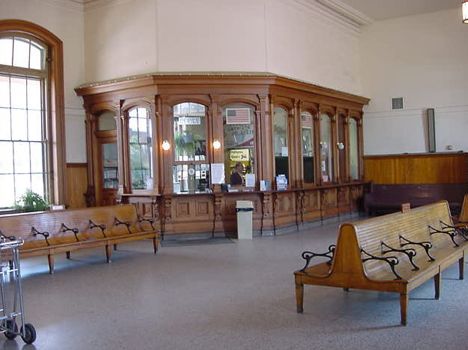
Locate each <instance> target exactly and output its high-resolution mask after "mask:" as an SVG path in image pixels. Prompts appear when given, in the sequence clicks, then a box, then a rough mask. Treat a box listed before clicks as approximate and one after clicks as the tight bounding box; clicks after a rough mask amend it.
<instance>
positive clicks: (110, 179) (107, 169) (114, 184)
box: [102, 143, 119, 189]
mask: <svg viewBox="0 0 468 350" xmlns="http://www.w3.org/2000/svg"><path fill="white" fill-rule="evenodd" d="M102 165H103V172H102V173H103V186H104V188H112V189H117V188H118V187H119V179H118V168H117V143H104V144H103V145H102Z"/></svg>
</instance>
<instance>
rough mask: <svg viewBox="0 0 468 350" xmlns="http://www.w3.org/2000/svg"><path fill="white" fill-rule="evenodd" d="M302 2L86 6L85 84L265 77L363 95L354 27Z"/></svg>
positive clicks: (167, 0)
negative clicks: (174, 76) (214, 74)
mask: <svg viewBox="0 0 468 350" xmlns="http://www.w3.org/2000/svg"><path fill="white" fill-rule="evenodd" d="M304 3H306V4H307V2H305V1H297V0H237V1H231V0H203V1H201V0H199V1H196V0H177V1H174V0H120V1H114V2H106V1H104V2H101V3H100V4H98V5H96V6H88V7H87V9H86V15H85V28H86V31H85V42H86V73H87V74H86V80H87V81H100V80H106V79H113V78H117V77H123V76H128V75H135V74H141V73H150V72H157V71H241V72H242V71H269V72H273V73H277V74H281V75H286V76H290V77H293V78H296V79H300V80H305V81H308V82H313V83H316V84H319V85H323V86H327V87H330V88H334V89H339V90H344V91H347V92H351V93H360V92H361V86H360V81H359V74H358V70H359V66H358V58H359V52H358V50H359V32H358V29H357V28H356V27H353V26H352V25H349V24H345V23H344V22H343V21H341V20H340V19H338V18H331V17H330V16H331V15H330V14H325V13H323V12H321V11H323V9H320V8H319V7H317V5H313V4H309V5H304ZM332 17H333V16H332Z"/></svg>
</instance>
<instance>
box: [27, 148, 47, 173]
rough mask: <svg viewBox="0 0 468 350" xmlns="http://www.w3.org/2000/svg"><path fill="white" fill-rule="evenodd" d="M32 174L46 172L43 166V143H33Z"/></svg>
mask: <svg viewBox="0 0 468 350" xmlns="http://www.w3.org/2000/svg"><path fill="white" fill-rule="evenodd" d="M30 145H31V172H32V173H42V172H43V171H44V168H43V164H42V158H43V156H42V143H40V142H31V144H30Z"/></svg>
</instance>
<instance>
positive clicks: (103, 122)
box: [98, 111, 117, 131]
mask: <svg viewBox="0 0 468 350" xmlns="http://www.w3.org/2000/svg"><path fill="white" fill-rule="evenodd" d="M115 129H117V124H116V121H115V114H114V112H111V111H107V112H104V113H102V114H101V115H100V116H99V118H98V130H99V131H106V130H115Z"/></svg>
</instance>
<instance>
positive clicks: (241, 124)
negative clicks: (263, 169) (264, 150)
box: [223, 103, 255, 186]
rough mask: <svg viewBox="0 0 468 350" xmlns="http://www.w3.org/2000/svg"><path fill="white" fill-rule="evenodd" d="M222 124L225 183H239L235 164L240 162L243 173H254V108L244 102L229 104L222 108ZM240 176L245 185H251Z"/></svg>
mask: <svg viewBox="0 0 468 350" xmlns="http://www.w3.org/2000/svg"><path fill="white" fill-rule="evenodd" d="M223 124H224V168H225V175H226V177H225V178H226V183H230V184H231V185H241V184H242V183H239V182H241V181H239V180H240V179H239V177H238V176H237V177H236V175H235V174H234V173H235V171H236V169H235V168H236V165H237V166H238V165H239V163H241V164H242V169H243V173H244V174H245V175H246V174H255V108H254V107H252V106H251V105H248V104H245V103H237V104H230V105H228V106H226V107H224V108H223ZM242 177H243V183H244V184H245V185H249V186H251V185H252V184H250V183H246V181H245V180H246V178H245V177H244V176H243V175H242ZM247 179H248V177H247Z"/></svg>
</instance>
